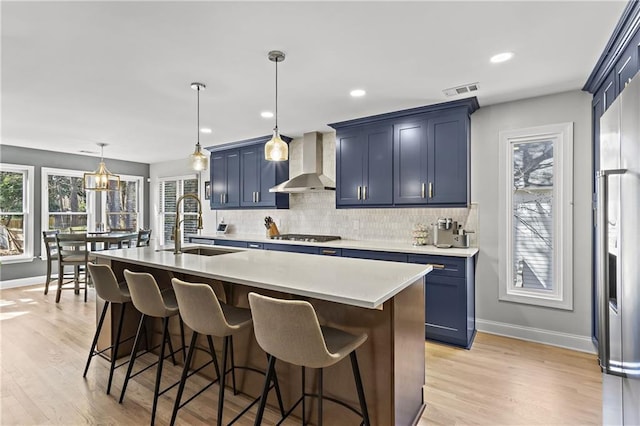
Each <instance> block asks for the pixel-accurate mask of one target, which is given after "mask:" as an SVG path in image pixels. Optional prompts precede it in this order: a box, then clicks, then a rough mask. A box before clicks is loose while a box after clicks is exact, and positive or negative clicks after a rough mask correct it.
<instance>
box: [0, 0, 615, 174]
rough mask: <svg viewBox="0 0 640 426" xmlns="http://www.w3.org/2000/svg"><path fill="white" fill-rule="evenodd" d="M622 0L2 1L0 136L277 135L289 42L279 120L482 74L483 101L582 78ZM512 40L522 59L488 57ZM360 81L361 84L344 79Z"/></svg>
mask: <svg viewBox="0 0 640 426" xmlns="http://www.w3.org/2000/svg"><path fill="white" fill-rule="evenodd" d="M625 4H626V2H624V1H606V2H593V1H580V2H578V1H572V2H557V1H545V2H541V1H536V2H519V1H518V2H483V1H472V2H451V1H449V2H279V3H274V2H265V1H261V2H205V1H201V2H118V1H113V2H82V3H78V2H44V3H40V2H39V3H35V2H6V1H3V2H2V4H1V11H0V12H1V15H2V18H1V19H2V28H1V30H2V63H1V67H2V86H1V92H2V123H1V124H2V143H3V144H7V145H16V146H25V147H30V148H39V149H47V150H55V151H62V152H70V153H78V152H79V151H81V150H88V151H96V152H97V151H98V147H97V146H96V143H98V142H105V143H108V144H109V146H108V147H107V148H105V157H107V158H118V159H126V160H132V161H139V162H144V163H155V162H160V161H167V160H172V159H178V158H185V157H186V156H188V154H189V153H191V152H192V150H193V146H194V143H195V140H196V92H195V91H193V90H192V89H191V88H190V87H189V84H190V83H191V82H193V81H200V82H203V83H205V84H206V85H207V89H206V90H205V91H204V92H201V95H200V102H201V106H200V112H201V119H200V124H201V126H202V127H210V128H212V129H213V133H212V134H209V135H206V134H201V135H200V141H201V144H202V145H203V146H205V147H206V146H211V145H215V144H220V143H226V142H232V141H236V140H241V139H247V138H252V137H257V136H262V135H266V134H269V133H270V132H271V129H272V127H273V119H264V118H262V117H261V116H260V112H261V111H264V110H271V111H273V108H274V91H275V89H274V80H275V69H274V67H275V66H274V63H273V62H270V61H269V60H268V59H267V52H269V51H270V50H274V49H279V50H282V51H284V52H285V54H286V56H287V57H286V60H285V61H284V62H283V63H281V64H279V65H278V73H279V77H280V78H279V80H280V81H279V127H280V130H281V132H282V134H285V135H288V136H292V137H297V136H300V135H301V134H302V133H303V132H307V131H314V130H319V131H329V130H330V128H329V127H327V126H326V124H327V123H331V122H335V121H343V120H348V119H353V118H358V117H363V116H367V115H372V114H378V113H384V112H390V111H395V110H399V109H404V108H411V107H416V106H422V105H428V104H433V103H439V102H445V101H447V100H452V99H456V98H446V97H445V96H444V94H443V93H442V90H443V89H445V88H449V87H452V86H457V85H460V84H465V83H473V82H479V83H480V90H479V91H478V92H476V93H477V97H478V100H479V102H480V105H481V106H485V105H489V104H493V103H498V102H504V101H509V100H514V99H521V98H527V97H532V96H537V95H543V94H548V93H555V92H561V91H566V90H573V89H580V88H581V87H582V85H583V84H584V83H585V81H586V79H587V77H588V75H589V73H590V72H591V70H592V68H593V66H594V65H595V63H596V61H597V60H598V58H599V55H600V53H601V52H602V50H603V48H604V46H605V44H606V42H607V40H608V39H609V36H610V35H611V33H612V32H613V29H614V27H615V24H616V22H617V20H618V18H619V17H620V15H621V13H622V10H623V9H624V7H625ZM503 51H513V52H515V57H514V59H513V60H511V61H509V62H506V63H503V64H491V63H489V57H490V56H492V55H493V54H496V53H499V52H503ZM354 88H363V89H365V90H366V91H367V95H366V96H365V97H364V98H351V97H350V96H349V91H350V90H351V89H354Z"/></svg>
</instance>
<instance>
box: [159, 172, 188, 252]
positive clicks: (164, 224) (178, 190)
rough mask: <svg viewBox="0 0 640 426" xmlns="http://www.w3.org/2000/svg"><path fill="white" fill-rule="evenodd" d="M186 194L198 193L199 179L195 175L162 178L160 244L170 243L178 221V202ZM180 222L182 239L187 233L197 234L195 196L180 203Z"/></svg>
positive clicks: (160, 186) (160, 188)
mask: <svg viewBox="0 0 640 426" xmlns="http://www.w3.org/2000/svg"><path fill="white" fill-rule="evenodd" d="M184 194H194V195H198V179H197V178H196V177H195V176H182V177H171V178H162V179H160V184H159V194H158V195H159V198H158V199H159V200H160V202H159V205H160V212H159V213H160V214H159V218H158V224H159V227H160V229H161V230H162V237H161V241H160V244H166V243H169V242H170V241H171V240H172V238H173V227H174V225H175V222H176V218H175V217H176V203H177V202H178V199H179V198H180V197H181V196H182V195H184ZM180 218H181V219H182V223H180V224H179V226H180V230H181V232H182V240H183V242H184V239H185V238H184V237H185V235H186V234H195V233H196V232H197V230H198V202H197V201H196V200H194V199H193V198H186V199H184V200H183V201H182V202H181V203H180Z"/></svg>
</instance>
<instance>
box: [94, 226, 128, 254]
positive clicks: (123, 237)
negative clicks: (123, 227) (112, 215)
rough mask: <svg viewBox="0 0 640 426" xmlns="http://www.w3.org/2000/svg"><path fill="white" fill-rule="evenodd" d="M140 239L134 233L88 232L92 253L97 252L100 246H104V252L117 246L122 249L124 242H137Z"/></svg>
mask: <svg viewBox="0 0 640 426" xmlns="http://www.w3.org/2000/svg"><path fill="white" fill-rule="evenodd" d="M137 238H138V232H137V231H136V232H133V231H114V232H111V231H94V232H87V242H88V243H90V244H91V251H96V250H97V247H98V244H100V243H101V244H102V250H106V249H108V248H110V247H111V246H112V245H116V246H117V248H119V249H121V248H122V246H123V243H124V242H129V241H135V240H136V239H137Z"/></svg>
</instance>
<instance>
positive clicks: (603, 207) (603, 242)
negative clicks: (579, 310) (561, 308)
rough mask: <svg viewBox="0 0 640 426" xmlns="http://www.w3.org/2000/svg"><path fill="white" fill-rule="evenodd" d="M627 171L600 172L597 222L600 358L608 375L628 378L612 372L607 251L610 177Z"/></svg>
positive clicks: (620, 373)
mask: <svg viewBox="0 0 640 426" xmlns="http://www.w3.org/2000/svg"><path fill="white" fill-rule="evenodd" d="M626 171H627V170H626V169H613V170H601V171H599V172H598V174H597V177H598V193H599V194H600V196H599V197H598V198H599V199H598V222H597V225H596V226H597V227H598V231H597V237H598V238H597V240H598V247H597V252H596V253H597V255H596V256H597V262H598V263H597V265H598V276H597V280H598V305H599V306H600V312H598V325H599V330H598V357H599V358H600V367H602V370H603V372H604V373H606V374H613V375H616V376H622V377H626V375H625V374H624V373H623V372H618V371H614V370H611V365H610V364H611V345H610V342H609V302H610V301H609V294H610V293H609V291H610V283H609V260H608V250H607V239H608V235H607V227H608V226H607V224H608V223H609V212H608V211H607V207H608V201H609V176H611V175H621V174H624V173H626Z"/></svg>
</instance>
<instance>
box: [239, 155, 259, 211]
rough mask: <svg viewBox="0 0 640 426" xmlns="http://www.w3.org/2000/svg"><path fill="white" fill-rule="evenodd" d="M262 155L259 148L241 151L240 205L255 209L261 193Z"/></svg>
mask: <svg viewBox="0 0 640 426" xmlns="http://www.w3.org/2000/svg"><path fill="white" fill-rule="evenodd" d="M259 154H260V153H259V152H258V150H257V147H251V148H245V149H243V150H241V151H240V176H241V179H240V205H241V206H243V207H254V206H255V203H256V200H257V197H256V193H257V192H258V191H259V184H258V182H259V178H260V170H259V169H258V168H259V165H260V158H259V157H258V155H259Z"/></svg>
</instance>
